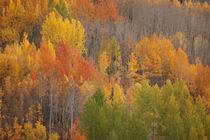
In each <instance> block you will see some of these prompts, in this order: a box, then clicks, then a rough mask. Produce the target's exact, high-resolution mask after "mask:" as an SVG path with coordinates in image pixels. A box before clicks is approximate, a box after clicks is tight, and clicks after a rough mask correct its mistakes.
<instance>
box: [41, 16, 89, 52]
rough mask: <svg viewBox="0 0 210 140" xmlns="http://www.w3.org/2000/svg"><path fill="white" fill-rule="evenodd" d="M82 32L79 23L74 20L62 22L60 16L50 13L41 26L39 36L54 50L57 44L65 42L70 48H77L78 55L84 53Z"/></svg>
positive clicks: (83, 35) (82, 29)
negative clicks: (50, 44) (48, 42)
mask: <svg viewBox="0 0 210 140" xmlns="http://www.w3.org/2000/svg"><path fill="white" fill-rule="evenodd" d="M84 32H85V30H84V28H83V26H82V24H81V23H80V21H76V20H75V19H71V22H70V21H69V20H68V19H65V20H63V19H62V17H61V16H60V15H56V14H55V12H51V13H50V14H49V16H47V17H46V20H45V22H44V23H43V25H42V31H41V34H42V36H43V39H44V40H46V41H48V40H49V41H51V42H52V44H53V45H54V47H55V48H56V46H57V45H58V43H59V42H62V41H63V42H67V43H68V44H69V45H70V47H75V48H77V49H78V50H79V51H80V53H86V49H85V47H84V37H85V34H84Z"/></svg>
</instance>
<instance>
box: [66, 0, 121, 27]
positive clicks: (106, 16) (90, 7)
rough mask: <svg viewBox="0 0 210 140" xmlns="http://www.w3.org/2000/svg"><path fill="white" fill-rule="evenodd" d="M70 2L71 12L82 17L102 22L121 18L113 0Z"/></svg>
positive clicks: (79, 0) (76, 0) (78, 0)
mask: <svg viewBox="0 0 210 140" xmlns="http://www.w3.org/2000/svg"><path fill="white" fill-rule="evenodd" d="M68 3H70V4H69V5H70V7H69V9H70V14H72V15H74V14H75V13H76V15H77V16H79V17H82V18H83V19H89V20H96V19H97V21H99V22H101V23H106V22H110V21H111V22H114V21H117V20H118V19H119V15H118V9H117V6H116V4H115V2H114V1H113V0H102V1H96V2H95V4H94V3H93V2H91V0H74V1H73V2H72V3H71V2H69V1H68Z"/></svg>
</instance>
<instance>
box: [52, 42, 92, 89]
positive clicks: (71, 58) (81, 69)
mask: <svg viewBox="0 0 210 140" xmlns="http://www.w3.org/2000/svg"><path fill="white" fill-rule="evenodd" d="M56 58H57V67H58V69H57V70H58V72H59V74H61V75H67V76H72V78H73V79H74V80H75V81H76V83H77V84H78V85H81V84H82V83H83V82H84V81H86V80H92V78H93V73H94V66H93V62H91V63H88V62H87V61H85V58H84V57H83V56H81V54H80V52H79V51H78V50H77V49H76V48H73V47H70V46H69V45H68V44H66V43H60V44H59V45H58V48H57V52H56Z"/></svg>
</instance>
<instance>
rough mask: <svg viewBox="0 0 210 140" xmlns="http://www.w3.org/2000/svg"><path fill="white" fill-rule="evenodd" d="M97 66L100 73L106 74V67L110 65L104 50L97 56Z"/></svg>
mask: <svg viewBox="0 0 210 140" xmlns="http://www.w3.org/2000/svg"><path fill="white" fill-rule="evenodd" d="M98 64H99V68H100V71H101V73H102V74H104V75H106V69H107V68H108V66H109V65H110V60H109V56H108V55H107V53H106V51H103V52H102V53H101V55H100V56H99V60H98Z"/></svg>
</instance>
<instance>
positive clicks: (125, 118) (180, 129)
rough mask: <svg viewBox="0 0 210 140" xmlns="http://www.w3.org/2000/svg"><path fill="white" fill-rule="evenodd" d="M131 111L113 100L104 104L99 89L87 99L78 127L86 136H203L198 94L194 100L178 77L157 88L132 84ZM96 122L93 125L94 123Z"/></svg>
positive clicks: (206, 121) (205, 120) (205, 123)
mask: <svg viewBox="0 0 210 140" xmlns="http://www.w3.org/2000/svg"><path fill="white" fill-rule="evenodd" d="M132 100H133V101H132V103H133V104H132V105H133V106H132V107H133V110H132V113H131V115H129V113H128V110H127V108H126V107H125V106H124V105H122V104H119V103H118V102H115V103H114V104H107V103H106V102H105V99H104V94H103V92H101V91H100V90H97V91H96V93H95V94H94V95H93V96H92V97H91V98H90V99H89V100H88V101H87V103H86V104H85V109H84V112H83V114H82V124H81V129H82V131H83V132H84V133H86V134H87V139H102V140H107V139H109V140H110V139H113V140H115V139H122V140H123V139H133V140H135V139H143V140H146V139H155V140H159V139H166V140H177V139H180V140H185V139H186V140H187V139H192V138H195V139H207V138H208V133H207V132H208V131H209V126H208V124H209V115H207V114H206V113H205V110H204V109H205V107H204V105H203V103H202V100H201V98H198V101H197V103H196V104H195V103H194V101H193V99H192V97H191V96H190V94H189V91H188V89H187V87H186V85H185V84H184V82H183V81H182V80H179V81H177V82H175V83H174V84H172V83H171V82H170V81H167V84H166V85H165V86H163V87H162V88H161V89H159V87H158V86H157V85H156V86H153V87H152V86H150V85H149V84H148V82H147V81H144V82H142V83H141V84H136V86H135V88H134V92H133V98H132ZM96 124H97V125H96Z"/></svg>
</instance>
